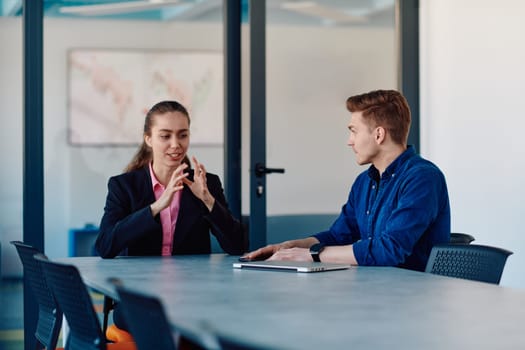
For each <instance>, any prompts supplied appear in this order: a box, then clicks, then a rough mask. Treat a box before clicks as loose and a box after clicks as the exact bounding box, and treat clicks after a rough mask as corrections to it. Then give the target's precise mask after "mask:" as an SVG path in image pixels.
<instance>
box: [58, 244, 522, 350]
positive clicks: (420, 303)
mask: <svg viewBox="0 0 525 350" xmlns="http://www.w3.org/2000/svg"><path fill="white" fill-rule="evenodd" d="M58 261H60V262H65V263H70V264H72V265H75V266H76V267H77V268H78V269H79V271H80V273H81V275H82V277H83V279H84V282H85V283H86V285H88V286H89V287H91V288H93V289H95V290H98V291H99V292H101V293H103V294H105V295H108V296H111V297H113V298H116V297H117V295H116V294H115V290H114V289H113V287H112V285H111V284H110V283H108V281H107V279H108V277H119V278H120V279H121V280H122V281H123V282H124V284H125V286H127V287H128V288H131V289H134V290H137V291H139V292H143V293H147V294H150V295H155V296H158V297H160V299H161V300H162V303H163V304H164V307H165V309H166V311H167V314H168V317H169V319H170V321H171V322H172V323H173V324H174V325H177V326H179V327H181V328H183V329H186V330H190V331H198V330H199V327H201V325H202V323H203V321H205V323H206V324H208V325H210V326H211V327H212V328H213V329H214V330H216V331H217V332H219V333H221V334H223V335H228V336H231V337H234V338H238V339H241V340H244V341H246V342H250V343H254V344H259V345H265V346H267V347H269V348H274V349H316V350H319V349H418V350H419V349H498V350H501V349H517V348H525V291H522V290H515V289H512V288H504V287H500V286H495V285H490V284H485V283H480V282H473V281H465V280H460V279H455V278H448V277H442V276H436V275H431V274H426V273H422V272H415V271H409V270H404V269H399V268H391V267H354V268H351V269H349V270H342V271H331V272H322V273H311V274H302V273H294V272H278V271H261V270H238V269H233V268H232V263H233V262H234V261H236V257H233V256H227V255H222V254H213V255H198V256H197V255H195V256H176V257H166V258H161V257H150V258H144V257H141V258H139V257H124V258H116V259H109V260H104V259H101V258H98V257H82V258H64V259H58Z"/></svg>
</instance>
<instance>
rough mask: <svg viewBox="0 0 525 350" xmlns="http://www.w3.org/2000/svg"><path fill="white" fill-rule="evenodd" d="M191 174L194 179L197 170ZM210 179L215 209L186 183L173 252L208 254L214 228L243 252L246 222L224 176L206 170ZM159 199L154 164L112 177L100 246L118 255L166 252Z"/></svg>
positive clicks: (232, 250) (106, 254)
mask: <svg viewBox="0 0 525 350" xmlns="http://www.w3.org/2000/svg"><path fill="white" fill-rule="evenodd" d="M188 178H189V179H190V180H193V170H190V171H189V176H188ZM206 179H207V185H208V189H209V191H210V193H211V194H212V195H213V197H214V198H215V204H214V205H213V208H212V211H211V212H210V211H209V210H208V208H206V206H205V205H204V203H203V202H202V201H201V200H200V199H198V198H197V197H195V195H193V193H192V192H191V190H190V189H189V188H188V187H187V186H186V185H185V186H184V189H183V190H182V195H181V200H180V209H179V215H178V218H177V224H176V227H175V234H174V236H173V253H172V254H173V255H176V254H209V253H210V252H211V247H210V234H209V232H210V230H211V232H212V233H213V234H214V235H215V237H217V240H218V242H219V244H220V246H221V248H222V249H223V250H224V251H225V252H227V253H229V254H242V253H243V252H244V250H245V248H246V247H247V239H246V234H245V230H244V228H243V226H242V224H241V223H240V222H239V221H237V220H236V219H234V218H233V216H232V215H231V213H230V211H229V209H228V204H227V203H226V199H225V198H224V193H223V189H222V185H221V181H220V180H219V177H218V176H217V175H214V174H207V175H206ZM153 202H155V194H154V193H153V188H152V185H151V176H150V173H149V167H148V166H146V167H144V168H141V169H138V170H134V171H131V172H128V173H124V174H121V175H118V176H114V177H111V178H110V179H109V181H108V195H107V198H106V206H105V207H104V215H103V217H102V220H101V222H100V232H99V235H98V237H97V241H96V243H95V248H96V249H97V251H98V253H99V254H100V256H101V257H103V258H113V257H115V256H117V255H161V249H162V226H161V223H160V215H157V216H155V217H153V215H152V214H151V210H150V205H151V204H152V203H153Z"/></svg>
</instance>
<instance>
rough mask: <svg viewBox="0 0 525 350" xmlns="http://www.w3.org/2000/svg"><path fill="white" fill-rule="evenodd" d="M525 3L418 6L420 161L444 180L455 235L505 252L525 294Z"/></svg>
mask: <svg viewBox="0 0 525 350" xmlns="http://www.w3.org/2000/svg"><path fill="white" fill-rule="evenodd" d="M524 12H525V3H524V2H522V1H519V0H502V1H497V2H496V1H490V0H463V1H454V0H439V1H421V17H420V23H421V139H422V144H421V151H422V154H423V155H424V156H427V157H428V158H430V159H432V160H433V161H435V162H436V163H437V164H438V165H439V166H440V167H441V168H442V170H443V171H444V172H445V175H446V177H447V182H448V186H449V193H450V201H451V208H452V230H453V231H457V232H467V233H471V234H473V235H474V236H475V237H476V241H475V242H474V243H479V244H487V245H494V246H499V247H503V248H506V249H509V250H511V251H513V252H514V255H512V256H510V258H509V259H508V262H507V265H506V267H505V271H504V274H503V279H502V282H501V284H502V285H507V286H513V287H520V288H523V287H525V274H524V273H523V266H525V239H523V234H524V230H523V220H524V218H525V204H524V202H523V198H524V197H525V187H524V186H522V181H523V173H524V171H525V157H523V149H525V137H524V136H523V128H524V127H525V112H524V108H523V101H524V95H523V91H524V88H523V86H524V83H525V68H524V62H525V41H524V40H523V33H525V22H524V21H523V13H524Z"/></svg>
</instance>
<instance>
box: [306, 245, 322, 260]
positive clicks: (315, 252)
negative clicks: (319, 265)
mask: <svg viewBox="0 0 525 350" xmlns="http://www.w3.org/2000/svg"><path fill="white" fill-rule="evenodd" d="M324 247H325V246H324V244H323V243H316V244H314V245H313V246H311V247H310V255H312V259H314V261H315V262H321V258H320V257H319V256H320V255H321V252H322V251H323V249H324Z"/></svg>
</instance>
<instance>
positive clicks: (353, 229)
mask: <svg viewBox="0 0 525 350" xmlns="http://www.w3.org/2000/svg"><path fill="white" fill-rule="evenodd" d="M314 237H316V238H317V239H318V240H319V241H320V242H321V243H324V244H326V245H346V244H353V249H354V255H355V258H356V260H357V263H358V264H359V265H382V266H399V267H404V268H408V269H412V270H419V271H424V269H425V266H426V263H427V260H428V257H429V255H430V251H431V249H432V247H433V246H434V245H435V244H438V243H447V242H449V241H450V204H449V199H448V191H447V184H446V182H445V177H444V175H443V173H442V172H441V171H440V170H439V168H438V167H437V166H436V165H434V164H433V163H431V162H429V161H428V160H425V159H423V158H421V157H420V156H419V155H417V154H416V152H415V150H414V148H413V147H411V146H409V147H408V148H407V150H406V151H405V152H403V153H402V154H401V155H400V156H399V157H397V158H396V160H394V161H393V162H392V163H391V164H390V165H389V166H388V168H386V170H385V171H384V173H383V174H382V175H381V176H380V175H379V171H378V170H377V169H376V168H375V167H374V166H373V165H372V166H370V168H369V169H368V170H367V171H364V172H363V173H361V174H360V175H359V176H358V177H357V179H356V181H355V182H354V184H353V186H352V189H351V191H350V194H349V195H348V201H347V202H346V204H345V205H344V206H343V208H342V211H341V214H340V215H339V217H338V218H337V219H336V221H335V222H334V223H333V225H332V227H330V229H329V230H328V231H324V232H320V233H318V234H316V235H314Z"/></svg>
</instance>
